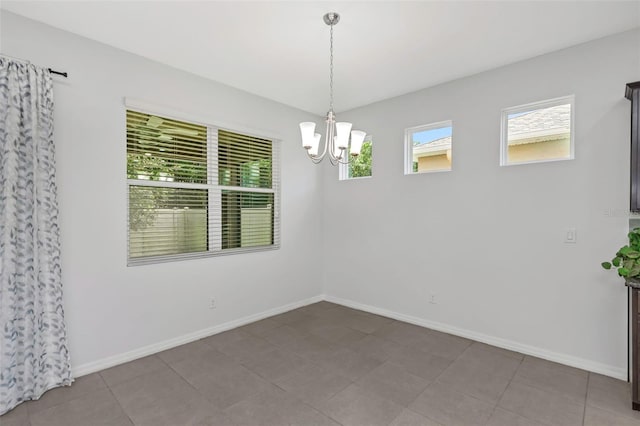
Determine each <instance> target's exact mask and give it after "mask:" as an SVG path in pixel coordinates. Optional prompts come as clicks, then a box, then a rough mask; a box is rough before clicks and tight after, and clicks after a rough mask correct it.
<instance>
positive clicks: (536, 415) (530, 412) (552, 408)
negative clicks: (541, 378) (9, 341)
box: [498, 382, 584, 426]
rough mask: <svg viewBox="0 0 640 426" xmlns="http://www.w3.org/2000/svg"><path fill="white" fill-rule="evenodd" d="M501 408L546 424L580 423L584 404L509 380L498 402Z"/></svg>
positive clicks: (561, 425)
mask: <svg viewBox="0 0 640 426" xmlns="http://www.w3.org/2000/svg"><path fill="white" fill-rule="evenodd" d="M498 405H499V406H500V407H501V408H503V409H505V410H507V411H511V412H513V413H516V414H519V415H521V416H523V417H526V418H528V419H533V420H536V421H539V422H540V423H544V424H548V425H554V426H555V425H557V426H563V425H567V426H568V425H580V424H582V416H583V412H584V404H580V403H577V402H576V401H575V400H574V399H572V398H570V397H568V396H565V395H562V394H559V393H556V392H550V391H546V390H541V389H538V388H534V387H532V386H528V385H525V384H523V383H518V382H511V384H510V385H509V387H507V390H506V391H505V393H504V395H503V396H502V399H501V400H500V402H499V404H498Z"/></svg>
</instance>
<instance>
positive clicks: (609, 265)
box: [602, 262, 611, 269]
mask: <svg viewBox="0 0 640 426" xmlns="http://www.w3.org/2000/svg"><path fill="white" fill-rule="evenodd" d="M602 267H603V268H604V269H611V263H609V262H602Z"/></svg>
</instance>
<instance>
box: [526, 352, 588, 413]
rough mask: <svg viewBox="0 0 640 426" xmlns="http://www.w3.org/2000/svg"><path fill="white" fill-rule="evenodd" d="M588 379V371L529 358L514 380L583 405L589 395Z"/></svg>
mask: <svg viewBox="0 0 640 426" xmlns="http://www.w3.org/2000/svg"><path fill="white" fill-rule="evenodd" d="M587 378H588V374H587V372H586V371H583V370H578V369H577V368H572V367H568V366H565V365H561V364H557V363H554V362H550V361H545V360H542V359H539V358H533V357H530V356H527V357H525V359H524V361H523V362H522V364H521V365H520V367H519V368H518V371H517V372H516V375H515V377H514V378H513V380H514V381H517V382H519V383H524V384H527V385H530V386H533V387H536V388H539V389H542V390H547V391H553V392H557V393H559V394H562V395H565V396H567V397H569V398H572V399H573V400H574V401H576V402H579V403H582V402H584V399H585V397H586V395H587Z"/></svg>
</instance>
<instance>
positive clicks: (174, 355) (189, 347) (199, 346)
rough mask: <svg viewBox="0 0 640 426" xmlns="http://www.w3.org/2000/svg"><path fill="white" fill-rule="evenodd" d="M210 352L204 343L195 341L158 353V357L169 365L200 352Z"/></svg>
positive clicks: (209, 348)
mask: <svg viewBox="0 0 640 426" xmlns="http://www.w3.org/2000/svg"><path fill="white" fill-rule="evenodd" d="M209 350H211V347H210V346H209V345H207V344H206V343H204V342H203V341H202V340H196V341H195V342H191V343H187V344H184V345H180V346H176V347H175V348H171V349H168V350H166V351H162V352H160V353H159V354H157V355H158V357H159V358H160V359H161V360H163V361H164V362H165V363H167V364H169V365H171V364H175V363H176V362H179V361H182V360H183V359H185V358H189V357H191V356H195V355H196V354H198V353H200V352H206V351H209Z"/></svg>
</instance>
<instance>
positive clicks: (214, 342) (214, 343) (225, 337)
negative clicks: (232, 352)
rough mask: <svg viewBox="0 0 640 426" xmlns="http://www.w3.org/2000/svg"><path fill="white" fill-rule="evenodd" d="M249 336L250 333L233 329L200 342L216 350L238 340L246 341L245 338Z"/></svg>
mask: <svg viewBox="0 0 640 426" xmlns="http://www.w3.org/2000/svg"><path fill="white" fill-rule="evenodd" d="M250 336H251V334H250V333H248V332H246V331H243V330H241V329H239V328H235V329H233V330H229V331H224V332H222V333H218V334H214V335H212V336H209V337H205V338H204V339H202V340H201V342H203V343H205V344H207V345H209V346H210V347H212V348H214V349H216V350H217V349H219V348H220V347H222V346H227V345H230V344H232V343H235V342H237V341H239V340H242V339H246V338H247V337H250Z"/></svg>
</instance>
